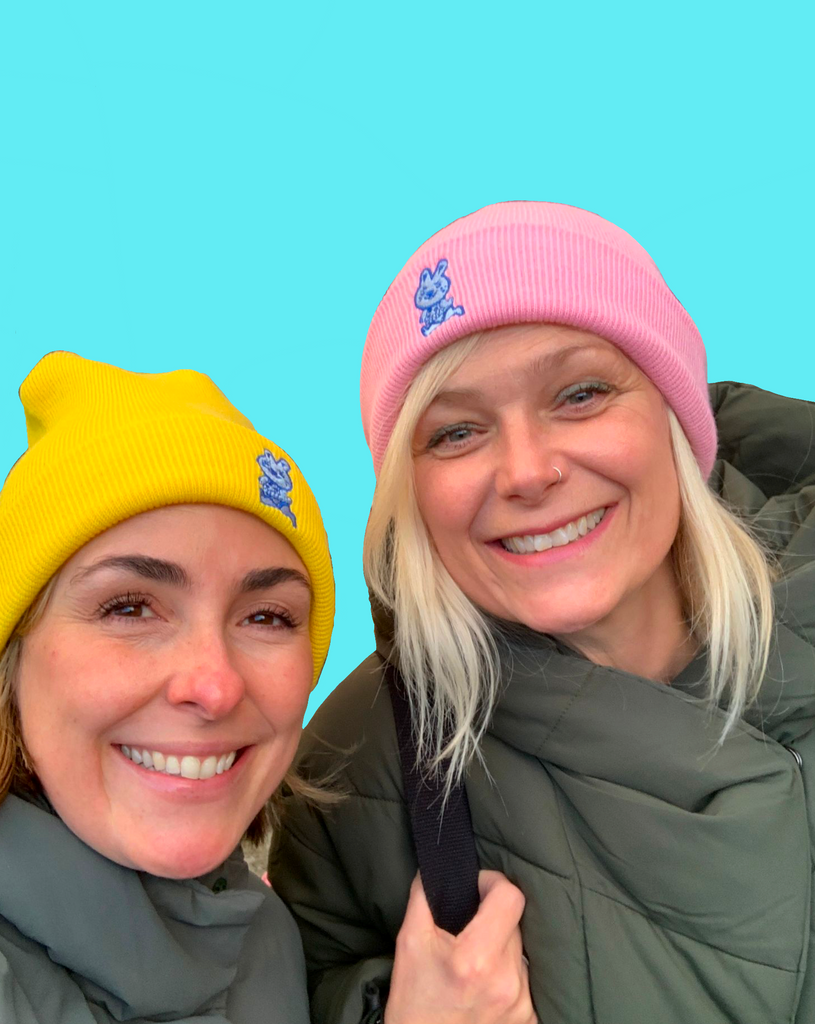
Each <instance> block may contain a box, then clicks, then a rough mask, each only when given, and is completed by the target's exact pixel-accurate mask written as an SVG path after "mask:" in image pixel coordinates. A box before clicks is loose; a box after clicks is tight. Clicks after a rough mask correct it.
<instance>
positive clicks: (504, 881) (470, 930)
mask: <svg viewBox="0 0 815 1024" xmlns="http://www.w3.org/2000/svg"><path fill="white" fill-rule="evenodd" d="M481 874H482V875H487V876H488V877H487V878H485V879H483V881H482V879H481V878H480V877H479V889H482V891H483V893H484V895H483V898H482V900H481V905H480V906H479V908H478V911H477V913H476V915H475V917H474V918H473V919H472V921H470V923H469V924H468V925H467V927H466V928H465V929H464V931H463V932H462V933H461V934H462V936H464V935H467V934H472V935H474V936H476V937H477V939H478V941H479V942H485V941H486V942H489V944H490V945H491V946H492V948H493V949H496V950H503V949H504V948H505V947H506V946H507V944H508V943H510V942H514V943H516V944H517V945H518V953H519V955H520V933H519V931H518V924H519V922H520V920H521V915H522V914H523V911H524V906H525V904H526V900H525V899H524V895H523V893H522V892H521V890H520V889H519V888H518V887H517V886H516V885H513V884H512V882H510V881H509V879H508V878H507V877H506V875H502V874H501V873H500V872H498V871H489V872H486V871H485V872H481Z"/></svg>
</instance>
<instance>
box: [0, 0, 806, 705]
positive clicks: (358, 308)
mask: <svg viewBox="0 0 815 1024" xmlns="http://www.w3.org/2000/svg"><path fill="white" fill-rule="evenodd" d="M811 9H812V8H811V7H810V6H808V5H807V6H806V7H805V6H804V5H803V4H800V5H795V4H785V5H782V6H780V7H776V8H772V9H771V8H770V7H769V6H766V5H757V4H752V5H751V4H744V3H740V4H736V3H711V2H710V0H706V2H704V3H700V2H686V3H683V4H677V3H668V4H659V5H658V4H654V3H647V4H645V3H633V2H630V0H618V2H616V3H613V4H610V3H561V4H557V5H554V4H551V3H548V2H545V0H538V2H534V3H527V2H514V3H507V4H499V5H482V4H479V3H475V2H473V0H466V2H461V0H449V2H446V3H445V2H442V3H440V4H433V5H427V4H416V3H410V4H408V3H404V2H394V3H390V4H362V3H354V2H353V0H349V2H348V3H345V4H328V3H320V2H315V3H311V4H299V5H298V4H282V3H241V2H235V3H230V4H226V3H223V4H215V3H209V2H201V0H197V2H195V3H192V2H189V0H165V2H163V3H155V2H153V0H145V2H142V3H138V4H137V3H126V2H124V0H115V2H114V0H106V2H104V3H88V2H84V0H74V2H71V3H59V4H57V3H51V4H49V3H44V2H39V3H33V2H32V3H27V4H23V3H18V4H5V5H3V6H2V9H0V186H1V187H0V351H1V352H2V358H1V359H0V473H2V474H3V475H5V472H6V471H7V470H8V468H9V467H10V466H11V465H12V463H13V461H14V460H15V459H16V458H17V456H19V455H20V453H21V452H22V451H23V449H24V447H25V433H24V425H23V417H22V412H21V408H20V406H19V403H18V401H17V397H16V391H17V387H18V386H19V383H20V381H21V380H22V379H23V377H24V376H25V374H26V373H27V372H28V371H29V370H30V369H31V367H32V365H33V364H34V363H35V362H36V361H37V360H38V359H39V358H40V357H41V356H42V355H43V354H44V353H45V352H48V351H49V350H51V349H55V348H66V349H71V350H73V351H75V352H79V353H81V354H82V355H84V356H88V357H90V358H93V359H102V360H106V361H109V362H114V363H117V364H119V365H121V366H124V367H127V368H128V369H132V370H150V371H159V370H170V369H176V368H178V367H182V366H191V367H193V368H195V369H198V370H203V371H204V372H206V373H208V374H210V376H211V377H212V378H213V379H214V380H215V382H216V383H217V384H218V385H219V386H220V387H221V389H222V390H223V391H224V392H225V393H226V395H227V396H228V397H229V398H230V399H231V400H232V401H233V402H234V403H235V404H236V405H237V406H238V408H240V409H241V410H242V411H243V412H244V413H246V414H247V415H248V416H249V418H250V419H251V420H252V421H253V422H254V423H255V425H256V426H257V427H258V428H259V429H260V430H262V431H263V432H265V433H268V434H269V435H270V436H271V437H272V438H274V439H275V440H276V441H278V442H279V443H280V444H281V445H282V446H283V447H285V448H287V449H290V451H291V452H292V454H293V455H294V456H295V458H296V459H297V461H298V462H299V464H300V466H301V468H302V469H303V471H304V473H305V474H306V477H307V478H308V480H309V481H310V483H311V485H312V487H313V489H314V491H315V492H316V494H317V497H318V500H319V501H320V503H321V505H322V508H323V511H324V515H325V521H326V525H327V528H328V531H329V536H330V539H331V547H332V552H333V557H334V564H335V568H336V573H337V597H338V601H337V628H336V633H335V639H334V642H333V645H332V649H331V653H330V656H329V659H328V663H327V666H326V669H325V672H324V674H323V678H322V681H321V683H320V685H319V687H318V689H317V690H316V691H315V694H314V696H313V698H312V702H311V705H310V710H311V711H313V709H314V708H315V707H316V706H317V704H318V703H319V702H320V701H321V700H322V699H323V698H324V697H325V695H326V694H327V693H328V692H329V691H330V689H331V688H332V687H334V686H335V685H336V684H337V683H338V682H339V681H340V680H341V679H342V678H343V677H344V676H345V675H346V674H347V672H348V671H350V669H351V668H353V667H354V666H355V665H356V664H357V663H358V662H359V661H360V660H361V659H362V658H363V657H364V656H365V655H367V654H368V653H369V651H370V649H371V646H372V633H371V625H370V619H369V615H368V610H367V597H366V591H365V587H364V584H363V581H362V574H361V569H360V553H361V545H362V535H363V530H364V526H365V520H366V516H367V513H368V509H369V507H370V498H371V492H372V489H373V474H372V472H371V467H370V460H369V456H368V451H367V449H366V447H365V442H364V439H363V435H362V429H361V426H360V422H359V411H358V391H357V383H358V372H359V360H360V353H361V350H362V345H363V341H364V339H365V333H366V330H367V326H368V323H369V321H370V318H371V315H372V314H373V311H374V309H375V307H376V304H377V302H378V301H379V299H380V298H381V296H382V294H383V293H384V291H385V289H386V288H387V286H388V284H389V282H390V281H391V279H392V278H393V276H394V275H395V274H396V272H397V271H398V270H399V268H400V266H401V265H402V263H403V262H404V261H405V260H406V259H407V257H408V256H409V255H410V254H411V253H412V252H413V250H414V249H416V248H417V247H418V246H419V245H420V244H421V243H422V242H423V241H424V240H425V238H427V237H428V236H429V235H430V234H432V233H433V232H434V231H436V230H438V229H439V228H440V227H442V226H443V225H445V224H447V223H448V222H449V221H451V220H453V219H454V218H456V217H459V216H461V215H462V214H465V213H468V212H470V211H472V210H474V209H476V208H477V207H479V206H482V205H484V204H486V203H489V202H495V201H497V200H504V199H552V200H559V201H561V202H566V203H572V204H574V205H577V206H584V207H586V208H588V209H590V210H593V211H595V212H596V213H599V214H601V215H603V216H604V217H607V218H608V219H610V220H612V221H614V222H615V223H617V224H619V225H620V226H621V227H623V228H625V229H626V230H627V231H629V232H630V233H631V234H632V235H633V236H634V237H635V238H637V239H638V240H639V241H640V242H641V243H642V244H643V245H644V246H645V247H646V248H647V249H648V251H649V252H650V253H651V255H652V256H653V257H654V259H655V260H656V262H657V264H658V266H659V267H660V269H661V270H662V272H663V274H664V276H665V278H666V280H667V281H668V283H669V284H670V286H671V288H672V289H673V290H674V292H675V293H676V295H677V296H678V297H679V299H680V301H681V302H682V303H683V304H684V305H685V306H686V308H687V309H688V311H689V312H690V314H691V316H693V318H694V319H695V321H696V323H697V324H698V326H699V328H700V330H701V332H702V335H703V337H704V338H705V340H706V342H707V345H708V352H709V362H710V378H711V379H712V380H716V379H723V378H728V379H739V380H746V381H750V382H752V383H755V384H759V385H760V386H762V387H764V388H768V389H770V390H773V391H778V392H782V393H785V394H790V395H797V396H799V397H806V398H813V397H815V381H813V369H815V354H814V353H815V349H814V348H813V337H812V330H811V326H810V324H811V321H810V317H809V314H807V312H806V309H807V307H806V305H805V298H806V296H807V295H810V296H811V295H812V284H811V278H812V270H813V266H812V262H813V261H812V256H811V239H812V237H813V210H812V200H811V192H812V183H811V173H812V172H811V153H810V150H811V136H812V121H811V106H810V100H811V79H810V74H809V71H808V69H809V67H810V63H811V44H810V40H811V28H812V16H811V13H809V12H811ZM54 501H55V502H58V501H59V495H58V494H55V495H54Z"/></svg>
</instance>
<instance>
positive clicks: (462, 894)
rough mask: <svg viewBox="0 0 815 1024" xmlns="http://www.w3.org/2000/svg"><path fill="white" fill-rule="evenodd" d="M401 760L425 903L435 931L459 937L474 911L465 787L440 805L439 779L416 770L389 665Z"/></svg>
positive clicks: (403, 697)
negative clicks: (431, 916) (438, 929)
mask: <svg viewBox="0 0 815 1024" xmlns="http://www.w3.org/2000/svg"><path fill="white" fill-rule="evenodd" d="M385 679H386V681H387V683H388V690H389V691H390V695H391V703H392V704H393V717H394V719H395V721H396V738H397V741H398V743H399V757H400V758H401V761H402V779H403V781H404V787H405V800H406V801H407V806H408V813H409V815H410V825H411V829H412V832H413V843H414V845H415V847H416V855H417V858H418V861H419V872H420V874H421V876H422V885H423V887H424V891H425V895H426V896H427V902H428V904H429V906H430V911H431V913H432V914H433V920H434V921H435V922H436V924H437V926H438V927H439V928H443V929H444V931H447V932H450V933H451V934H452V935H458V933H459V932H460V931H461V930H462V929H463V928H464V927H465V925H467V924H468V923H469V922H470V921H471V920H472V919H473V917H474V916H475V913H476V911H477V910H478V904H479V896H478V855H477V854H476V850H475V836H474V835H473V825H472V820H471V818H470V805H469V803H468V801H467V791H466V790H465V788H464V784H463V783H460V784H459V785H457V786H455V787H454V788H453V789H452V791H451V793H450V796H449V798H448V800H447V804H446V805H445V804H444V792H443V790H444V785H443V779H442V777H441V776H440V775H439V774H437V773H433V774H432V775H429V776H428V775H423V774H422V772H421V771H419V770H418V769H417V767H416V744H415V741H414V734H413V723H412V720H411V713H410V704H409V702H408V698H407V694H406V692H405V687H404V683H403V682H402V679H401V677H400V675H399V673H398V671H397V670H396V669H395V668H394V667H393V665H390V664H386V665H385Z"/></svg>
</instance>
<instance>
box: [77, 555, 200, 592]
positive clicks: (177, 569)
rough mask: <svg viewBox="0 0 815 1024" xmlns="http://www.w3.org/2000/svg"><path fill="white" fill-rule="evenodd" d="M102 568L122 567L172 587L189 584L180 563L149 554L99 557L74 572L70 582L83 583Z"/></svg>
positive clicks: (144, 577)
mask: <svg viewBox="0 0 815 1024" xmlns="http://www.w3.org/2000/svg"><path fill="white" fill-rule="evenodd" d="M104 569H122V570H124V571H125V572H132V573H133V574H134V575H136V576H141V577H142V578H143V579H146V580H151V581H152V582H154V583H169V584H170V585H171V586H174V587H188V586H189V585H190V578H189V576H188V575H187V574H186V572H185V571H184V570H183V569H182V568H181V566H180V565H178V564H176V563H175V562H167V561H165V560H164V559H163V558H151V557H150V556H149V555H112V556H111V557H110V558H101V559H100V560H99V561H98V562H94V563H93V565H87V566H85V567H84V568H83V569H80V570H79V572H77V573H75V574H74V575H73V576H72V577H71V584H72V585H73V584H75V583H84V582H85V580H87V579H88V578H89V577H90V576H94V575H96V573H98V572H101V571H102V570H104Z"/></svg>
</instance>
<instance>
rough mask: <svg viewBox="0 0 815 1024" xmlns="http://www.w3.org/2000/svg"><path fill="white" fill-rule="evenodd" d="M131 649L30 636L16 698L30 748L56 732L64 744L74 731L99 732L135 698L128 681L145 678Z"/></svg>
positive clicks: (124, 712)
mask: <svg viewBox="0 0 815 1024" xmlns="http://www.w3.org/2000/svg"><path fill="white" fill-rule="evenodd" d="M136 660H137V661H138V662H139V664H138V665H134V663H133V662H134V658H133V656H132V653H131V654H130V656H128V652H122V651H121V649H115V648H114V649H113V650H108V649H107V648H101V649H100V645H99V644H95V643H93V642H90V643H89V642H87V641H86V640H84V639H83V638H80V639H77V638H76V637H59V636H57V637H52V638H50V637H43V638H42V639H40V638H36V634H35V636H32V637H31V638H30V639H29V640H27V641H26V645H25V647H24V650H23V658H22V663H21V666H20V679H19V684H18V690H17V700H18V706H19V709H20V720H21V727H22V732H23V737H24V739H25V741H26V744H27V745H29V747H30V748H31V749H32V753H33V748H34V747H35V746H38V745H40V744H41V743H43V742H47V741H48V739H49V737H50V736H52V735H53V734H56V735H58V736H59V737H60V739H61V743H60V747H66V748H67V745H68V741H69V739H70V736H71V735H74V736H75V735H76V733H77V731H81V732H86V733H89V734H91V733H98V732H100V731H101V730H103V729H104V728H105V727H106V726H108V725H110V724H111V723H114V722H116V721H118V720H119V719H121V718H122V717H123V716H125V715H127V714H128V713H129V711H130V710H131V709H132V707H133V704H134V701H137V700H138V697H139V694H138V693H137V692H136V691H137V688H136V687H134V686H133V680H134V679H139V680H142V681H143V680H145V679H148V678H150V670H149V667H148V666H146V665H144V664H142V662H143V660H144V659H136Z"/></svg>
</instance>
